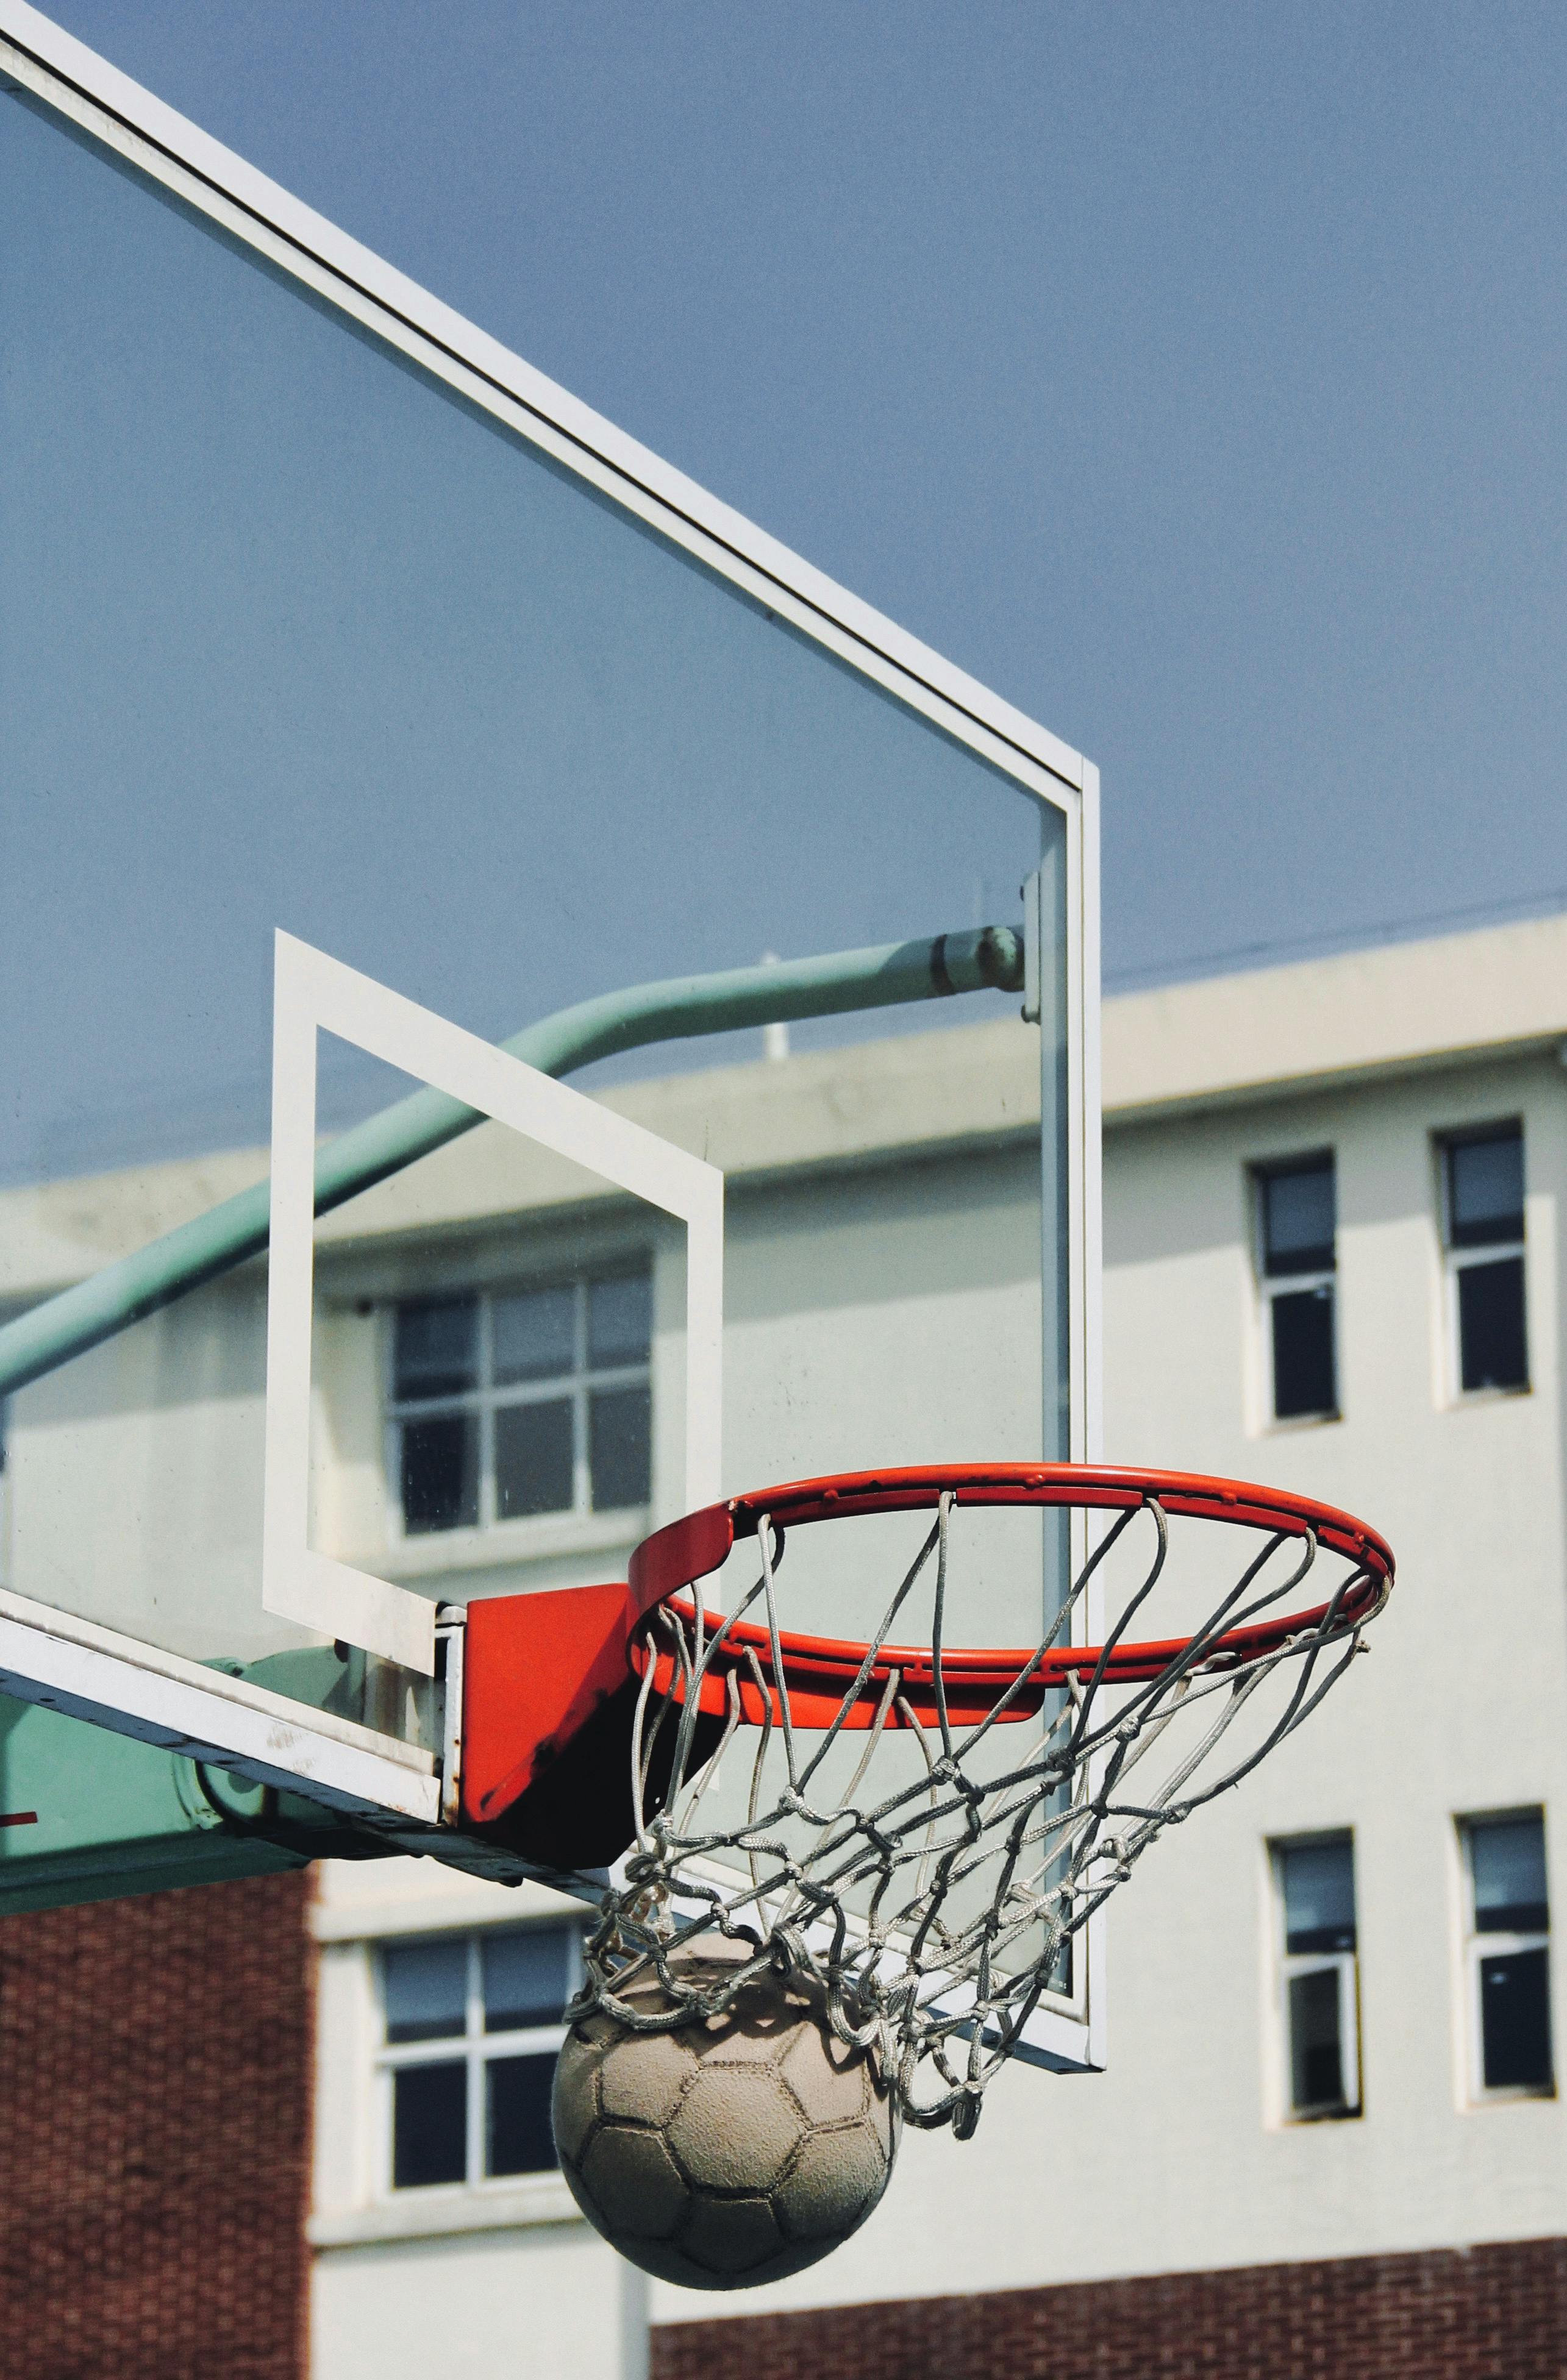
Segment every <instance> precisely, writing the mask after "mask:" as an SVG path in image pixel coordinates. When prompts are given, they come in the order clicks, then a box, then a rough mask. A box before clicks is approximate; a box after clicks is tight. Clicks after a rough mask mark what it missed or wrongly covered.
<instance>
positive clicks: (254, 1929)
mask: <svg viewBox="0 0 1567 2380" xmlns="http://www.w3.org/2000/svg"><path fill="white" fill-rule="evenodd" d="M309 1892H310V1881H309V1876H308V1874H306V1873H305V1872H303V1871H301V1872H299V1873H290V1874H286V1875H283V1876H261V1877H257V1878H255V1879H253V1880H251V1881H249V1882H246V1883H241V1884H213V1885H204V1886H202V1887H201V1888H200V1890H190V1891H183V1892H161V1893H152V1894H149V1895H147V1896H146V1897H145V1898H144V1899H140V1900H114V1901H100V1902H98V1903H96V1904H94V1905H93V1906H91V1907H89V1908H82V1909H61V1910H52V1911H49V1912H47V1913H44V1914H42V1915H36V1916H18V1917H8V1918H6V1919H5V1920H4V1921H3V1922H0V2143H3V2152H0V2176H3V2180H0V2192H3V2195H0V2325H3V2329H0V2336H3V2337H4V2340H5V2347H4V2355H3V2362H4V2370H5V2373H6V2380H220V2375H221V2380H305V2374H306V2370H307V2350H306V2313H307V2289H308V2280H309V2267H308V2261H307V2249H306V2245H305V2236H304V2222H305V2215H306V2209H307V2195H308V2190H309V2177H310V2076H311V2068H312V2057H313V2028H314V2010H313V2005H312V1981H313V1961H312V1956H311V1951H310V1943H309V1940H308V1937H307V1931H306V1913H307V1907H308V1896H309Z"/></svg>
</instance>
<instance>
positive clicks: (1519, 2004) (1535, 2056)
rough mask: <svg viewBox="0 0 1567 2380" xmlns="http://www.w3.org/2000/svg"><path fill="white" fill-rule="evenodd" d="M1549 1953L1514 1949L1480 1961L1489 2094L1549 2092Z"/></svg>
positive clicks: (1482, 2018) (1481, 2027)
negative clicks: (1524, 2091)
mask: <svg viewBox="0 0 1567 2380" xmlns="http://www.w3.org/2000/svg"><path fill="white" fill-rule="evenodd" d="M1480 2034H1481V2039H1482V2042H1483V2044H1484V2049H1485V2076H1486V2088H1487V2090H1488V2091H1523V2090H1528V2089H1530V2088H1534V2089H1537V2090H1544V2089H1548V2088H1549V2084H1550V2081H1551V2065H1550V1974H1549V1952H1547V1951H1545V1950H1543V1949H1541V1950H1514V1951H1511V1952H1507V1953H1504V1954H1501V1955H1499V1956H1498V1957H1496V1958H1493V1959H1482V1960H1481V1961H1480Z"/></svg>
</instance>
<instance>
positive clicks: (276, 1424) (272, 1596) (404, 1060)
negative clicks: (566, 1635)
mask: <svg viewBox="0 0 1567 2380" xmlns="http://www.w3.org/2000/svg"><path fill="white" fill-rule="evenodd" d="M275 950H276V962H275V964H276V975H275V983H274V991H273V1088H272V1100H273V1105H272V1240H271V1257H270V1269H269V1275H268V1288H267V1403H266V1487H265V1504H264V1513H263V1521H262V1536H261V1601H262V1604H263V1606H264V1607H265V1609H267V1610H268V1611H271V1612H273V1613H274V1614H275V1615H276V1616H277V1617H278V1618H279V1619H283V1620H292V1621H297V1622H298V1623H299V1624H300V1625H301V1626H303V1627H306V1628H310V1629H313V1630H315V1631H316V1633H318V1634H320V1635H322V1636H331V1637H340V1638H342V1639H343V1640H344V1642H345V1643H347V1644H350V1645H359V1646H360V1647H361V1648H362V1649H363V1650H364V1651H366V1652H369V1653H378V1654H380V1655H381V1656H382V1657H383V1658H384V1659H386V1660H389V1661H395V1662H397V1663H398V1664H399V1665H400V1666H401V1667H402V1668H403V1669H406V1670H418V1671H419V1672H421V1673H422V1674H423V1675H424V1676H426V1677H430V1676H432V1675H433V1674H434V1670H435V1604H434V1602H433V1601H432V1600H431V1598H430V1597H428V1596H423V1595H415V1594H411V1593H410V1592H409V1590H408V1589H407V1587H401V1586H396V1585H393V1583H392V1581H391V1580H389V1579H383V1578H377V1577H376V1576H375V1575H374V1574H373V1573H371V1572H369V1571H362V1570H356V1569H354V1568H353V1567H352V1565H351V1564H349V1563H347V1562H341V1561H336V1560H334V1559H333V1558H332V1556H331V1555H329V1554H322V1553H318V1552H317V1551H316V1550H315V1549H314V1548H313V1547H312V1546H311V1545H310V1541H309V1540H310V1326H311V1319H312V1313H313V1305H314V1283H315V1162H316V1036H317V1034H318V1032H322V1031H324V1032H328V1033H333V1034H335V1035H336V1036H337V1038H339V1039H340V1040H343V1041H347V1042H350V1043H352V1044H353V1046H354V1047H355V1048H356V1049H359V1050H368V1051H369V1052H370V1055H371V1056H372V1057H376V1058H380V1059H382V1060H383V1062H385V1063H386V1064H387V1065H389V1066H395V1067H397V1068H399V1069H400V1070H401V1072H402V1073H404V1074H406V1075H414V1076H416V1077H417V1079H418V1080H419V1081H420V1082H423V1083H428V1084H430V1085H431V1087H433V1088H434V1089H436V1090H439V1091H444V1092H445V1093H446V1095H447V1096H448V1098H450V1099H460V1100H461V1101H462V1102H463V1104H464V1106H465V1107H470V1108H473V1109H476V1110H477V1111H478V1112H479V1113H480V1115H484V1116H488V1117H490V1118H491V1119H492V1121H493V1122H494V1123H504V1124H505V1125H507V1126H509V1128H510V1129H511V1130H512V1131H513V1132H516V1133H520V1134H521V1135H523V1137H524V1138H525V1139H528V1140H533V1141H537V1142H538V1143H539V1144H540V1146H541V1147H544V1148H548V1149H551V1150H553V1153H554V1154H555V1155H556V1156H557V1157H564V1158H567V1159H569V1160H571V1161H572V1162H573V1163H575V1164H577V1165H581V1166H583V1167H585V1168H586V1169H587V1170H588V1171H589V1172H592V1173H597V1174H599V1175H601V1177H602V1178H603V1180H605V1181H606V1182H613V1184H614V1185H615V1187H616V1188H617V1189H620V1190H625V1191H627V1192H629V1193H630V1195H631V1196H633V1197H637V1198H644V1199H646V1200H647V1202H648V1203H649V1205H650V1206H653V1207H658V1208H662V1211H663V1212H664V1213H665V1214H667V1215H673V1216H674V1217H675V1218H676V1219H677V1220H679V1221H681V1222H683V1223H684V1224H685V1226H686V1510H687V1511H694V1510H695V1509H696V1507H697V1506H698V1505H700V1504H710V1503H712V1502H714V1501H715V1500H716V1499H717V1497H718V1494H719V1460H720V1446H721V1433H722V1427H723V1371H722V1366H723V1174H722V1173H721V1172H720V1171H719V1170H718V1168H717V1167H716V1166H714V1165H709V1164H707V1163H706V1162H705V1161H704V1160H702V1159H701V1158H699V1157H692V1156H691V1155H690V1154H689V1153H688V1152H687V1151H686V1149H683V1148H676V1147H674V1144H673V1143H672V1142H670V1141H667V1140H663V1139H661V1138H660V1136H659V1135H658V1134H657V1133H651V1132H648V1131H645V1130H644V1128H643V1127H642V1126H641V1125H640V1124H637V1123H631V1122H630V1121H629V1119H628V1118H626V1117H625V1116H621V1115H616V1114H615V1113H614V1111H613V1109H610V1108H606V1107H602V1106H601V1105H600V1103H599V1102H598V1100H596V1099H587V1098H585V1097H584V1096H583V1094H582V1093H581V1092H580V1091H573V1090H570V1089H568V1088H567V1087H566V1086H565V1084H564V1083H557V1082H555V1081H554V1080H553V1077H552V1076H550V1075H542V1074H541V1073H540V1072H539V1070H538V1068H537V1067H534V1066H529V1065H528V1064H526V1063H525V1062H524V1061H523V1060H522V1059H520V1058H514V1057H512V1056H511V1055H510V1053H509V1052H508V1051H506V1050H498V1049H496V1048H495V1047H494V1046H493V1045H492V1043H490V1042H488V1041H482V1040H480V1038H479V1037H478V1035H477V1034H473V1033H465V1032H464V1031H463V1029H462V1027H461V1026H456V1025H450V1024H448V1023H447V1022H446V1020H445V1019H444V1018H443V1017H440V1016H436V1015H434V1014H431V1011H430V1010H429V1009H427V1008H420V1007H419V1006H418V1004H417V1003H416V1002H413V1001H411V1000H405V999H404V998H403V997H402V995H401V993H399V992H395V991H389V990H387V989H386V987H385V986H384V985H383V984H379V983H375V982H373V981H372V980H371V978H370V977H369V976H364V975H359V974H358V973H357V972H356V970H355V969H354V968H352V967H349V966H345V965H343V964H342V963H341V961H339V960H337V959H333V958H328V957H327V956H326V954H325V953H324V952H322V951H317V950H312V949H311V947H310V944H309V943H308V942H301V941H296V940H295V939H294V937H293V936H292V935H291V934H285V933H279V934H278V936H277V938H276V945H275Z"/></svg>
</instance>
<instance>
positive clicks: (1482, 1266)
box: [1439, 1123, 1529, 1396]
mask: <svg viewBox="0 0 1567 2380" xmlns="http://www.w3.org/2000/svg"><path fill="white" fill-rule="evenodd" d="M1439 1151H1440V1159H1441V1192H1442V1239H1443V1242H1444V1245H1445V1249H1446V1262H1447V1287H1448V1330H1449V1347H1450V1361H1451V1366H1452V1390H1453V1392H1454V1394H1456V1395H1459V1396H1470V1395H1473V1394H1475V1393H1476V1391H1478V1390H1486V1389H1513V1390H1517V1389H1526V1388H1527V1387H1528V1385H1529V1349H1528V1334H1527V1330H1526V1329H1525V1325H1524V1134H1523V1129H1522V1127H1521V1126H1520V1125H1519V1124H1516V1123H1508V1124H1494V1125H1492V1126H1491V1127H1490V1129H1489V1130H1488V1131H1486V1132H1483V1133H1466V1134H1465V1135H1464V1136H1463V1137H1462V1138H1457V1137H1451V1138H1448V1139H1444V1140H1442V1141H1441V1142H1440V1143H1439Z"/></svg>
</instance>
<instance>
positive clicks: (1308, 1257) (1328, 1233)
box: [1261, 1158, 1334, 1273]
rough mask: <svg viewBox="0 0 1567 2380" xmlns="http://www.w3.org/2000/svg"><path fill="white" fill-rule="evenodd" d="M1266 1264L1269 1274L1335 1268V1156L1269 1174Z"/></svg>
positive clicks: (1264, 1245) (1265, 1193)
mask: <svg viewBox="0 0 1567 2380" xmlns="http://www.w3.org/2000/svg"><path fill="white" fill-rule="evenodd" d="M1261 1191H1262V1262H1263V1269H1264V1271H1266V1272H1269V1273H1290V1272H1330V1271H1331V1269H1332V1265H1333V1223H1334V1213H1333V1208H1334V1200H1333V1160H1332V1159H1331V1158H1327V1159H1323V1160H1318V1161H1317V1162H1316V1163H1314V1164H1312V1165H1306V1166H1294V1167H1292V1168H1291V1169H1290V1171H1289V1172H1283V1173H1265V1174H1263V1176H1262V1177H1261Z"/></svg>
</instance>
